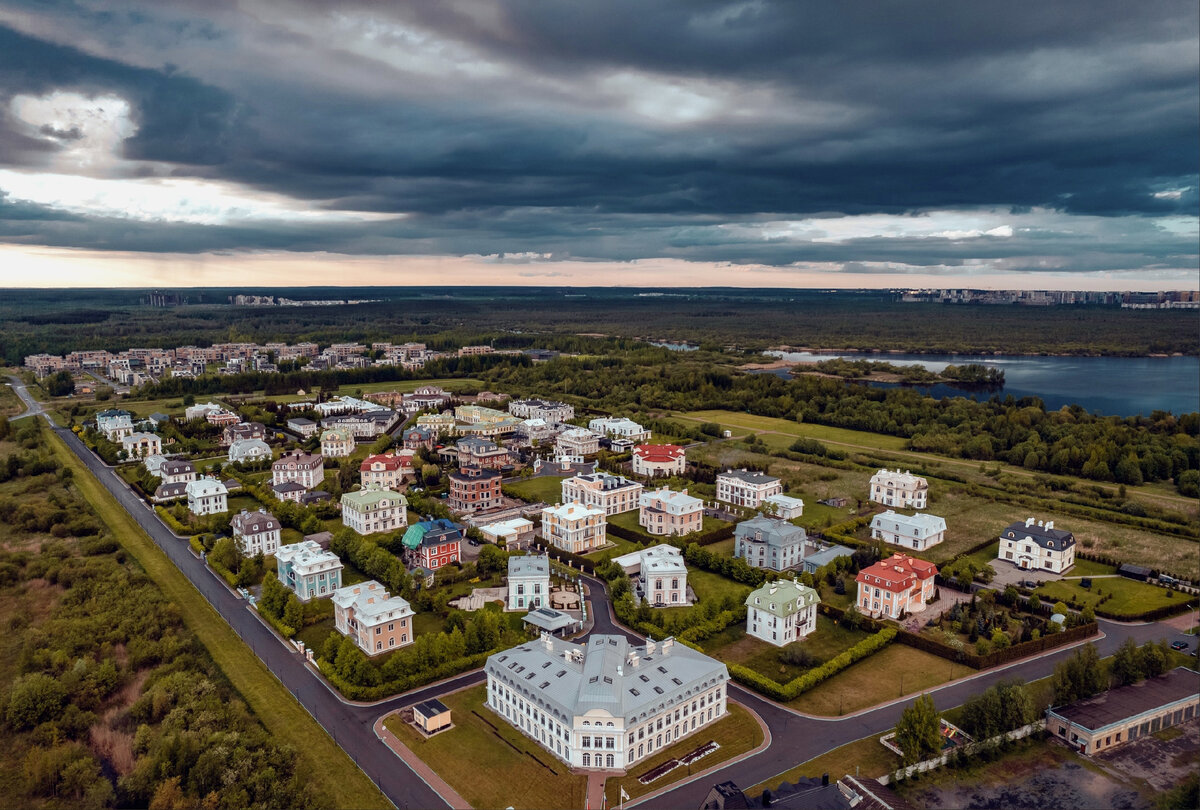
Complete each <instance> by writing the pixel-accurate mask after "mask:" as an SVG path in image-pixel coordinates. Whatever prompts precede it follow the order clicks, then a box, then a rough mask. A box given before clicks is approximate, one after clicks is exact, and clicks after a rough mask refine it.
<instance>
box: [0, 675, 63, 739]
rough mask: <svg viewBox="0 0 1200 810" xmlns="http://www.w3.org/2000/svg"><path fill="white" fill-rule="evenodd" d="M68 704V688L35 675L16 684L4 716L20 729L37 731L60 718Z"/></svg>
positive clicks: (15, 682) (19, 680) (18, 679)
mask: <svg viewBox="0 0 1200 810" xmlns="http://www.w3.org/2000/svg"><path fill="white" fill-rule="evenodd" d="M66 702H67V690H66V687H64V686H63V685H62V684H61V683H59V682H58V680H57V679H56V678H53V677H51V676H49V675H44V674H42V673H40V672H33V673H30V674H29V675H22V676H21V677H19V678H17V679H16V680H15V681H14V682H13V685H12V691H11V692H10V693H9V698H8V707H7V709H6V711H5V713H4V716H5V719H6V720H8V723H9V725H11V726H13V727H14V728H16V729H26V728H33V727H34V726H36V725H38V724H40V723H44V722H46V721H47V720H53V719H54V718H56V717H58V715H59V714H60V713H61V712H62V709H63V706H64V705H65V704H66Z"/></svg>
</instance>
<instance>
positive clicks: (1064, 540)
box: [1000, 521, 1075, 550]
mask: <svg viewBox="0 0 1200 810" xmlns="http://www.w3.org/2000/svg"><path fill="white" fill-rule="evenodd" d="M1000 537H1001V538H1003V539H1007V540H1024V539H1025V538H1029V539H1030V540H1032V541H1033V542H1035V543H1037V544H1038V545H1039V546H1041V547H1042V548H1052V549H1055V550H1062V549H1064V548H1070V547H1071V546H1073V545H1075V535H1073V534H1071V533H1070V532H1067V531H1063V530H1062V529H1054V528H1050V529H1047V528H1046V527H1045V526H1039V525H1037V524H1036V523H1034V524H1032V525H1031V524H1030V523H1029V522H1028V521H1026V522H1024V523H1022V522H1020V521H1018V522H1017V523H1012V524H1009V527H1008V528H1007V529H1005V530H1004V533H1003V534H1001V535H1000Z"/></svg>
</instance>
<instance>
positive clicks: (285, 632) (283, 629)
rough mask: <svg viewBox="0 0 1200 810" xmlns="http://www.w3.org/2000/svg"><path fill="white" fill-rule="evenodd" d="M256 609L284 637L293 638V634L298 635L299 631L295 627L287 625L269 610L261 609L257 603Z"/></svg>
mask: <svg viewBox="0 0 1200 810" xmlns="http://www.w3.org/2000/svg"><path fill="white" fill-rule="evenodd" d="M254 609H255V610H256V611H258V615H259V616H262V617H263V621H265V622H266V623H267V624H269V625H271V626H272V627H274V628H275V632H276V633H279V635H281V636H283V637H284V638H291V637H292V636H294V635H296V632H297V631H296V630H295V629H293V628H291V627H289V626H287V625H286V624H284V623H283V622H282V621H281V620H279V619H276V618H275V617H274V616H272V615H271V614H270V613H268V612H267V611H265V610H261V609H259V607H258V604H257V603H255V605H254Z"/></svg>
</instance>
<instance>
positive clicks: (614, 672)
mask: <svg viewBox="0 0 1200 810" xmlns="http://www.w3.org/2000/svg"><path fill="white" fill-rule="evenodd" d="M484 672H485V673H486V674H487V706H488V708H489V709H491V710H492V711H494V712H496V713H497V714H499V715H500V716H501V717H503V718H504V719H505V720H507V721H508V722H509V723H510V724H511V725H512V726H513V727H514V728H516V729H517V730H519V731H520V732H521V733H522V734H524V735H525V736H527V737H529V738H530V739H532V740H533V741H534V742H536V743H538V744H539V745H541V746H542V747H543V748H545V749H546V750H547V751H549V752H550V753H551V754H553V755H554V756H555V757H557V758H558V759H559V760H561V761H563V762H565V763H566V764H567V765H568V766H569V767H572V768H597V769H603V770H624V769H626V768H629V767H630V766H632V765H633V764H634V763H636V762H639V761H642V760H644V759H645V758H646V757H648V756H651V755H653V754H654V753H655V752H656V751H661V750H662V749H663V748H666V747H669V746H671V745H673V744H674V743H675V742H676V741H677V740H680V739H682V738H684V737H686V736H688V735H690V734H693V733H695V732H697V731H702V730H703V729H705V728H706V727H707V726H708V725H709V724H711V723H712V722H713V721H715V720H718V719H720V718H721V717H722V716H723V715H724V714H725V699H726V683H727V682H728V680H729V671H728V669H726V667H725V664H723V663H721V662H720V661H717V660H714V659H712V658H709V657H708V656H707V655H704V654H703V653H700V652H697V651H695V650H693V649H691V648H690V647H688V646H687V645H685V644H676V643H675V640H674V639H670V638H668V639H666V640H664V641H661V642H655V641H648V642H646V645H645V646H644V647H642V646H637V647H635V646H633V645H632V644H631V643H630V642H629V641H628V640H627V639H626V638H625V637H624V636H592V637H591V638H590V639H589V640H588V642H587V644H573V643H571V642H569V641H562V640H560V639H556V638H552V637H551V636H548V635H545V634H543V635H542V637H541V639H539V640H537V641H531V642H528V643H526V644H523V645H521V646H520V647H514V648H513V649H511V650H506V651H504V652H500V653H496V654H495V655H492V656H490V657H489V658H488V660H487V664H486V665H485V667H484Z"/></svg>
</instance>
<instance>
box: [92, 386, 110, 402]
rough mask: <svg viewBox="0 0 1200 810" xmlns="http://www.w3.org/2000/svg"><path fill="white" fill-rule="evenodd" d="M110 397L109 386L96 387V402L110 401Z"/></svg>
mask: <svg viewBox="0 0 1200 810" xmlns="http://www.w3.org/2000/svg"><path fill="white" fill-rule="evenodd" d="M112 395H113V390H112V386H111V385H98V386H96V393H95V397H96V401H97V402H107V401H108V400H110V399H112Z"/></svg>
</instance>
